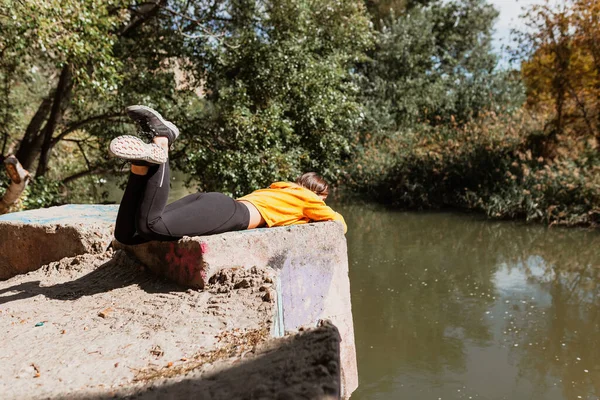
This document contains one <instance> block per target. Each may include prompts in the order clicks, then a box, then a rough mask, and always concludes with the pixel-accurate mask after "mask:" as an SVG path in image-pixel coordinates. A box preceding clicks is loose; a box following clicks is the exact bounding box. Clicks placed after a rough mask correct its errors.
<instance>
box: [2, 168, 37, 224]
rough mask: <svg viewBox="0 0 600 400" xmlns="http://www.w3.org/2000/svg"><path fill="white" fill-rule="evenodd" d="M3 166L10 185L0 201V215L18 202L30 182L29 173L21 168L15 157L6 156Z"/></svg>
mask: <svg viewBox="0 0 600 400" xmlns="http://www.w3.org/2000/svg"><path fill="white" fill-rule="evenodd" d="M4 166H5V168H6V172H8V176H9V177H10V180H11V183H10V186H9V187H8V189H6V192H5V193H4V196H2V199H0V214H5V213H6V212H7V211H8V209H9V208H10V206H12V205H13V204H15V203H16V201H17V200H19V197H21V195H22V194H23V191H24V190H25V188H26V187H27V184H28V183H29V180H30V177H29V172H27V171H26V170H25V169H24V168H23V166H22V165H21V164H20V163H19V160H17V158H16V157H15V156H8V157H7V158H6V159H5V160H4Z"/></svg>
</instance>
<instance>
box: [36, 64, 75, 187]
mask: <svg viewBox="0 0 600 400" xmlns="http://www.w3.org/2000/svg"><path fill="white" fill-rule="evenodd" d="M72 89H73V77H72V74H71V66H70V65H69V64H67V65H65V66H64V67H63V69H62V72H61V73H60V78H59V80H58V86H57V87H56V92H55V93H54V99H53V101H52V109H51V110H50V116H49V117H48V121H47V122H46V125H45V126H44V130H43V131H42V136H43V142H42V149H41V152H40V161H39V163H38V167H37V170H36V172H35V176H43V175H44V174H46V171H47V170H48V160H49V158H50V151H51V150H52V135H53V134H54V131H55V130H56V127H57V125H58V124H59V123H60V121H61V120H62V117H63V114H64V111H65V108H66V107H67V105H68V102H69V100H70V99H71V92H72Z"/></svg>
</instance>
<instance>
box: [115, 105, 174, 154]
mask: <svg viewBox="0 0 600 400" xmlns="http://www.w3.org/2000/svg"><path fill="white" fill-rule="evenodd" d="M126 110H127V115H129V118H131V119H133V120H134V121H135V122H137V123H138V125H139V126H140V128H141V129H142V132H144V133H146V134H148V135H150V137H151V138H154V137H157V136H158V137H166V138H167V139H168V141H169V146H170V145H171V144H173V142H174V141H175V139H177V137H178V136H179V129H178V128H177V127H176V126H175V124H173V123H172V122H171V121H167V120H165V119H164V118H163V117H162V115H160V114H159V113H158V111H156V110H154V109H152V108H150V107H146V106H139V105H136V106H129V107H127V108H126Z"/></svg>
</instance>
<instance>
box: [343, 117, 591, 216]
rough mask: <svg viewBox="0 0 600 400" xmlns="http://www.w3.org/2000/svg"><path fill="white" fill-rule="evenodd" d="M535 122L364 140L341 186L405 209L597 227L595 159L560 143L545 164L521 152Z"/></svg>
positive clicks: (495, 120)
mask: <svg viewBox="0 0 600 400" xmlns="http://www.w3.org/2000/svg"><path fill="white" fill-rule="evenodd" d="M540 124H541V121H537V120H533V119H532V118H531V117H529V116H523V115H520V114H519V115H514V116H512V117H508V116H506V115H504V116H496V115H495V114H488V115H486V116H485V117H482V118H480V119H478V120H477V121H473V122H470V123H467V124H465V125H464V126H438V127H431V126H427V125H422V126H420V127H418V128H415V129H412V130H410V131H406V132H403V133H402V134H398V135H397V136H395V137H389V138H386V139H384V140H383V141H379V142H377V141H376V140H372V141H370V142H369V143H368V144H367V145H366V146H365V147H364V149H363V152H362V155H361V157H359V158H358V159H357V160H355V162H354V163H353V164H352V165H351V166H349V167H350V168H352V171H351V173H350V176H349V177H348V183H349V185H350V186H351V187H352V188H354V189H356V190H357V191H359V192H360V193H363V194H366V195H368V196H369V197H372V198H375V199H377V200H379V201H382V202H385V203H389V204H393V205H396V206H400V207H404V208H412V209H424V208H446V207H452V208H462V209H469V210H480V211H483V212H485V213H486V214H487V215H488V216H490V217H492V218H524V219H526V220H528V221H543V222H546V223H550V224H553V223H558V224H598V223H600V157H599V156H598V154H597V151H596V150H595V149H594V148H593V147H592V146H588V145H581V144H578V143H576V142H568V141H565V142H564V144H563V146H562V147H561V148H560V149H559V150H558V151H559V153H560V154H561V156H560V157H557V158H555V159H553V160H551V159H544V158H543V157H541V156H539V155H536V154H534V153H532V151H531V150H530V149H529V148H528V147H529V144H530V142H531V140H532V135H535V128H536V127H537V126H539V125H540Z"/></svg>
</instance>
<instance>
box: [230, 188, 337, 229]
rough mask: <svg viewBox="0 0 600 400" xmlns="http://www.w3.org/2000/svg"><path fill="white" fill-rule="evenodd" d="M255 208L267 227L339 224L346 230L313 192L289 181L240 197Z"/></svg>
mask: <svg viewBox="0 0 600 400" xmlns="http://www.w3.org/2000/svg"><path fill="white" fill-rule="evenodd" d="M238 200H244V201H247V202H249V203H252V204H253V205H254V207H256V208H257V209H258V212H259V213H260V214H261V215H262V217H263V218H264V219H265V222H266V223H267V226H269V227H272V226H285V225H294V224H306V223H308V222H311V221H331V220H333V221H339V222H341V223H342V225H343V226H344V233H346V231H347V230H348V227H347V226H346V221H344V217H342V216H341V214H339V213H336V212H335V211H333V210H332V209H331V207H329V206H327V205H326V204H325V202H324V201H323V200H322V199H321V198H320V197H319V196H318V195H317V194H316V193H315V192H312V191H310V190H308V189H306V188H305V187H302V186H300V185H297V184H295V183H291V182H275V183H273V184H272V185H271V186H269V188H268V189H259V190H255V191H254V192H252V193H250V194H248V195H246V196H244V197H241V198H239V199H238Z"/></svg>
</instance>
